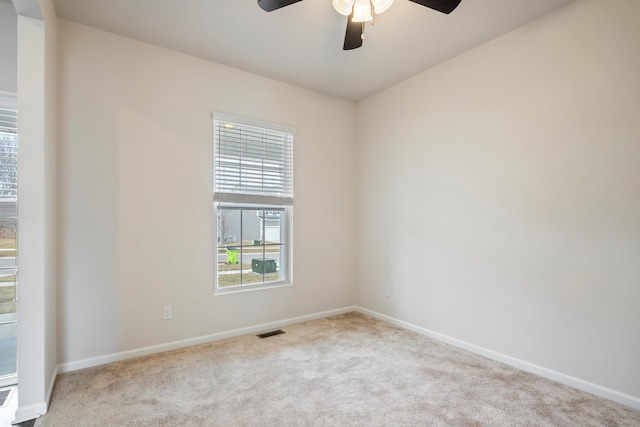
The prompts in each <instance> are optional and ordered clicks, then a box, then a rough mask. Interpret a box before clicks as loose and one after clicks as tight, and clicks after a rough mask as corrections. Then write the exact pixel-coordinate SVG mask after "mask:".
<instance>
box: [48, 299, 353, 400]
mask: <svg viewBox="0 0 640 427" xmlns="http://www.w3.org/2000/svg"><path fill="white" fill-rule="evenodd" d="M353 311H358V308H357V307H354V306H352V307H343V308H338V309H335V310H329V311H323V312H320V313H315V314H309V315H306V316H299V317H291V318H289V319H283V320H277V321H275V322H269V323H262V324H260V325H254V326H247V327H245V328H239V329H233V330H230V331H226V332H218V333H216V334H211V335H203V336H200V337H196V338H189V339H186V340H181V341H173V342H170V343H166V344H159V345H154V346H150V347H143V348H139V349H135V350H129V351H123V352H120V353H112V354H107V355H104V356H98V357H92V358H89V359H84V360H78V361H76V362H67V363H63V364H60V365H58V370H57V371H58V373H61V374H62V373H65V372H70V371H76V370H78V369H84V368H91V367H94V366H100V365H105V364H107V363H113V362H119V361H122V360H127V359H133V358H135V357H140V356H147V355H149V354H155V353H160V352H163V351H169V350H176V349H179V348H184V347H190V346H193V345H198V344H205V343H209V342H212V341H219V340H223V339H227V338H233V337H237V336H240V335H245V334H250V333H254V332H262V331H264V330H267V329H273V328H280V327H283V326H286V325H292V324H294V323H300V322H308V321H310V320H316V319H322V318H324V317H329V316H336V315H338V314H344V313H350V312H353ZM45 408H46V405H45ZM45 410H46V409H45Z"/></svg>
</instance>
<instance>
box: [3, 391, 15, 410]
mask: <svg viewBox="0 0 640 427" xmlns="http://www.w3.org/2000/svg"><path fill="white" fill-rule="evenodd" d="M11 390H13V389H12V388H9V389H7V390H0V407H3V406H4V405H6V404H7V401H8V400H9V395H10V394H11Z"/></svg>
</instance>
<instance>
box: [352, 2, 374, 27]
mask: <svg viewBox="0 0 640 427" xmlns="http://www.w3.org/2000/svg"><path fill="white" fill-rule="evenodd" d="M352 21H353V22H371V21H373V15H372V10H371V0H356V3H355V4H354V5H353V19H352Z"/></svg>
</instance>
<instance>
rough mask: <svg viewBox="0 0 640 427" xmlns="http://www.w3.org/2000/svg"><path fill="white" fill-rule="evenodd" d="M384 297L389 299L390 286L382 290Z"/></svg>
mask: <svg viewBox="0 0 640 427" xmlns="http://www.w3.org/2000/svg"><path fill="white" fill-rule="evenodd" d="M384 296H385V297H387V298H389V297H390V296H391V287H390V286H385V288H384Z"/></svg>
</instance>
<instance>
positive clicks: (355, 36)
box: [342, 12, 364, 50]
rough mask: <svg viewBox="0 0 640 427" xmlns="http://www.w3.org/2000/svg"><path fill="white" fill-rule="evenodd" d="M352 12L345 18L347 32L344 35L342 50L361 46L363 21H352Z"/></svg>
mask: <svg viewBox="0 0 640 427" xmlns="http://www.w3.org/2000/svg"><path fill="white" fill-rule="evenodd" d="M352 19H353V12H351V15H350V16H349V19H348V20H347V32H346V33H345V35H344V46H343V47H342V50H352V49H357V48H359V47H360V46H362V34H363V33H364V22H353V21H352Z"/></svg>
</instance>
